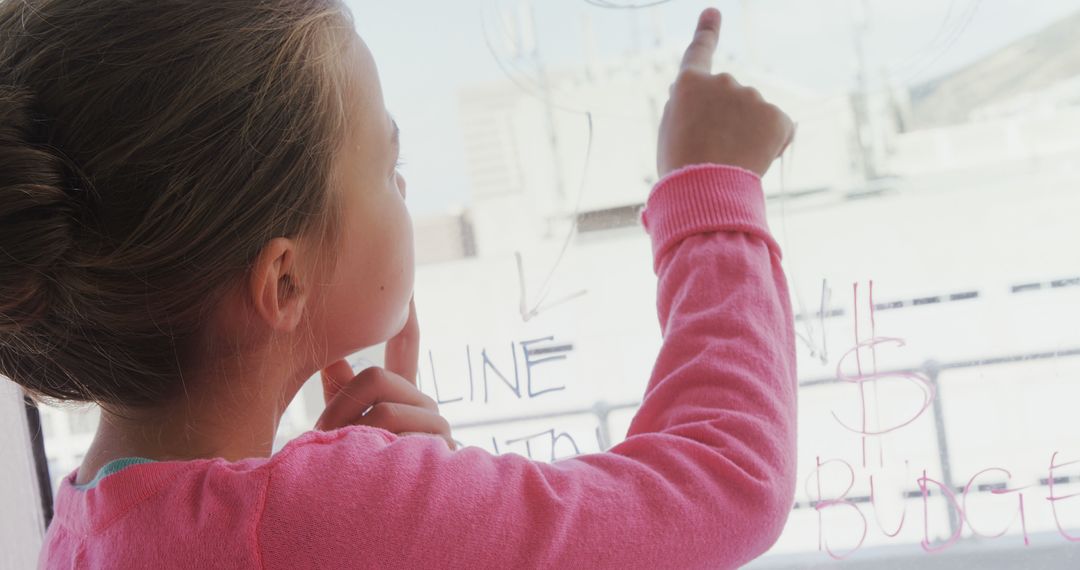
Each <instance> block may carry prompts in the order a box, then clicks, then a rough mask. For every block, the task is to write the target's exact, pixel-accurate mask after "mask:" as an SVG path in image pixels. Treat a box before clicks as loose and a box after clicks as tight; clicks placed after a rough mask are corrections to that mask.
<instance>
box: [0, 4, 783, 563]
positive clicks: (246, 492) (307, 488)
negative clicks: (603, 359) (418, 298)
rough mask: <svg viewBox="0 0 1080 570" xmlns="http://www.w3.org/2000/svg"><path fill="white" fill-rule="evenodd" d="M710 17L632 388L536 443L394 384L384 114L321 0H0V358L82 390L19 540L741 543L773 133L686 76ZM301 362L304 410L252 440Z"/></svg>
mask: <svg viewBox="0 0 1080 570" xmlns="http://www.w3.org/2000/svg"><path fill="white" fill-rule="evenodd" d="M719 17H720V15H719V12H717V11H716V10H714V9H709V10H706V11H705V12H704V13H703V14H702V16H701V18H700V20H699V22H698V28H697V31H696V34H695V36H694V39H693V42H692V43H691V44H690V46H689V48H688V49H687V51H686V54H685V56H684V60H683V63H682V70H681V72H680V73H679V76H678V77H677V79H676V81H675V82H674V83H673V85H672V89H671V99H670V101H669V102H668V105H667V108H666V109H665V114H664V119H663V123H662V126H661V132H660V134H659V138H660V140H659V151H658V162H657V167H658V171H659V174H660V175H661V176H662V179H661V180H660V182H659V183H658V184H657V185H656V186H655V187H654V188H653V189H652V191H651V193H650V195H649V197H648V201H647V202H646V210H645V211H644V213H643V215H642V222H643V224H644V225H645V228H646V230H647V231H648V233H649V235H650V238H651V240H652V244H653V254H654V258H653V267H654V270H655V272H656V274H657V276H658V291H657V309H658V315H659V321H660V327H661V329H662V332H663V335H664V342H663V345H662V348H661V350H660V354H659V357H658V358H657V361H656V364H655V367H654V368H653V370H652V374H651V377H650V379H649V382H648V386H647V389H646V392H645V395H644V401H643V402H642V405H641V408H640V410H639V411H638V413H637V415H636V416H635V417H634V420H633V422H632V424H631V426H630V429H629V432H628V433H627V437H626V439H625V441H623V442H622V443H620V444H618V445H616V446H614V447H612V448H611V449H610V450H609V451H607V452H605V453H596V454H591V455H581V456H578V457H576V458H573V459H566V460H562V461H557V462H555V463H552V464H544V463H537V462H533V461H531V460H529V459H526V458H524V457H522V456H520V455H514V454H509V455H501V456H493V455H491V454H489V453H488V452H486V451H485V450H483V449H481V448H477V447H466V448H463V449H454V445H453V440H452V438H451V437H450V429H449V426H448V425H447V422H446V421H445V420H444V419H443V418H442V417H441V416H440V415H439V414H438V409H437V407H436V405H435V403H434V402H433V401H432V400H431V399H430V398H428V397H427V396H425V395H423V394H422V393H420V392H419V391H418V390H417V389H416V387H415V384H414V381H415V374H416V367H417V342H418V338H419V331H418V325H417V319H416V314H415V309H414V306H413V303H412V302H411V296H412V284H413V269H412V261H413V254H412V237H411V223H410V220H409V216H408V213H407V210H406V208H405V203H404V198H405V182H404V180H403V179H402V177H401V175H400V174H398V173H397V172H396V170H395V159H396V154H397V148H398V144H397V141H398V132H397V128H396V126H395V125H394V124H393V121H392V120H391V119H390V118H389V115H388V114H387V112H386V108H385V106H384V103H383V99H382V93H381V88H380V86H379V79H378V75H377V73H376V67H375V63H374V61H373V60H372V57H371V54H370V53H369V51H368V49H367V48H366V47H365V45H364V43H363V42H362V41H361V40H360V38H358V37H357V36H356V34H355V32H354V27H353V24H352V21H351V19H350V18H351V16H350V15H349V14H348V12H347V10H346V9H345V8H344V7H343V6H342V5H341V4H340V3H339V1H338V0H265V1H261V2H250V1H240V0H202V1H192V0H183V1H181V0H155V1H153V2H141V1H121V0H6V1H3V2H0V253H2V255H0V373H2V374H3V375H5V376H8V377H10V378H11V379H12V380H14V381H15V382H17V383H19V384H20V385H21V386H23V387H24V388H25V389H26V390H27V391H28V392H29V393H31V394H33V395H34V396H35V397H37V398H39V399H45V400H49V399H51V400H70V401H86V402H95V403H97V404H99V405H100V406H101V408H102V416H101V422H100V427H99V430H98V432H97V434H96V437H95V439H94V442H93V444H92V446H91V448H90V450H89V452H88V453H87V455H86V459H85V461H84V463H83V464H82V466H81V467H80V468H79V469H78V470H77V471H76V472H73V473H71V474H70V475H69V476H67V477H66V478H65V480H64V481H63V484H62V487H61V488H60V490H59V494H58V497H57V502H56V507H55V512H56V514H55V518H54V519H53V522H52V524H51V526H50V527H49V529H48V533H47V535H46V544H45V547H44V549H43V552H42V555H41V565H42V566H43V567H46V568H71V567H76V568H173V567H175V568H252V567H255V568H260V567H261V568H289V569H292V568H316V567H318V568H344V567H349V568H351V567H365V568H367V567H370V568H443V567H469V568H535V567H545V568H566V567H585V568H621V569H629V568H726V567H733V566H738V565H740V564H743V563H745V562H747V561H748V560H750V559H752V558H754V557H756V556H757V555H759V554H760V553H762V552H764V551H765V550H767V549H768V548H769V546H770V545H771V544H773V542H774V541H775V540H776V538H777V536H778V535H779V533H780V530H781V528H782V527H783V525H784V522H785V520H786V518H787V513H788V512H789V509H790V507H791V502H792V499H793V494H794V474H795V455H794V451H795V409H796V406H795V403H796V395H795V392H796V385H795V348H794V340H793V323H792V314H791V310H790V305H789V299H788V292H787V287H786V282H785V278H784V275H783V272H782V270H781V267H780V250H779V248H778V246H777V244H776V242H775V241H774V240H773V238H772V237H771V236H770V234H769V231H768V229H767V226H766V222H765V215H764V211H765V207H764V198H763V195H762V191H761V187H760V176H761V175H763V174H764V173H765V171H766V170H767V169H768V168H769V166H770V164H771V163H772V161H773V160H774V158H775V157H776V156H778V155H779V154H780V152H782V150H783V148H784V147H785V146H786V144H787V143H788V142H789V141H790V138H791V135H792V127H791V122H790V121H789V120H788V118H787V117H786V116H785V115H784V114H783V113H782V112H781V111H780V110H778V109H777V108H776V107H774V106H772V105H769V104H767V103H765V102H763V101H762V100H761V97H760V95H759V94H758V93H757V92H756V91H754V90H753V89H749V88H745V87H742V86H740V85H738V84H737V83H736V82H735V81H734V80H733V79H732V78H731V77H730V76H728V75H724V74H721V75H712V73H711V59H712V54H713V52H714V51H715V48H716V43H717V41H718V32H719V26H720V20H719ZM384 341H388V343H387V355H386V366H385V367H384V368H369V369H367V370H365V371H364V372H362V373H361V374H359V375H355V376H354V375H353V374H352V372H351V370H350V368H349V365H348V364H347V362H345V360H344V358H345V357H346V356H347V355H348V354H350V353H353V352H355V351H357V350H359V349H361V348H363V347H367V346H372V345H375V344H378V343H381V342H384ZM317 371H322V378H323V383H324V388H325V393H326V396H327V407H326V411H325V413H324V414H323V415H322V417H321V418H320V419H319V422H318V425H316V426H315V427H316V429H315V430H313V431H310V432H308V433H305V434H304V435H302V436H300V437H299V438H297V439H296V440H294V441H292V442H290V443H289V444H287V445H286V446H285V447H284V449H282V450H280V451H279V452H277V453H275V454H272V455H271V445H272V441H273V438H274V432H275V429H276V427H277V424H278V421H279V419H280V417H281V414H282V413H283V411H284V409H285V407H286V406H287V404H288V402H289V401H290V400H291V399H292V398H293V396H294V395H295V394H296V392H297V390H298V389H299V388H300V387H301V385H302V384H303V382H304V381H305V380H306V379H307V378H309V377H310V376H312V375H313V374H314V373H315V372H317ZM369 409H370V410H369ZM365 411H366V413H365ZM408 434H423V435H419V436H408ZM432 436H435V437H432Z"/></svg>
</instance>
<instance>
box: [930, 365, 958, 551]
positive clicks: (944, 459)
mask: <svg viewBox="0 0 1080 570" xmlns="http://www.w3.org/2000/svg"><path fill="white" fill-rule="evenodd" d="M923 370H925V371H926V376H927V378H929V379H930V385H931V386H933V387H934V400H933V403H932V406H933V411H934V435H935V436H936V437H937V447H938V461H939V462H940V464H941V478H942V483H944V484H945V487H946V488H947V489H949V491H955V490H956V484H955V483H954V482H953V475H952V462H951V461H950V459H949V438H948V436H947V434H946V433H945V409H944V406H943V405H942V402H941V397H942V394H941V383H940V382H939V381H938V375H939V374H940V373H941V367H940V366H938V363H937V362H934V361H933V360H931V361H929V362H927V363H926V364H924V365H923ZM943 498H944V499H945V508H946V509H948V511H949V534H950V535H951V534H954V533H956V529H957V528H960V524H961V523H960V513H958V512H957V511H956V509H954V508H953V507H952V503H951V502H950V501H949V500H948V499H947V498H945V497H943Z"/></svg>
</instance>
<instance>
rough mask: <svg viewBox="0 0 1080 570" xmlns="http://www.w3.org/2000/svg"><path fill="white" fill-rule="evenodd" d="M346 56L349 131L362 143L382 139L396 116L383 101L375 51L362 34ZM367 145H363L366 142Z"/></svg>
mask: <svg viewBox="0 0 1080 570" xmlns="http://www.w3.org/2000/svg"><path fill="white" fill-rule="evenodd" d="M351 44H352V45H351V46H350V48H349V49H348V50H347V52H346V55H345V58H346V60H345V65H344V67H345V72H346V74H347V75H348V80H347V81H346V82H345V84H346V89H345V91H346V92H345V97H344V99H345V101H344V105H345V115H346V120H347V121H348V122H349V123H350V128H349V131H350V132H351V133H353V135H354V136H356V137H358V139H359V142H361V143H370V142H372V141H373V139H382V138H384V134H385V133H386V132H387V131H388V130H390V129H391V128H392V126H391V125H392V124H393V122H392V119H391V117H390V116H389V113H388V111H387V109H386V105H385V103H384V102H383V95H382V85H381V83H380V81H379V73H378V67H377V66H376V64H375V59H374V57H372V55H371V52H370V51H369V50H368V48H367V46H366V45H365V44H364V42H363V40H361V39H360V37H359V36H356V37H355V39H354V41H353V42H351ZM362 146H363V145H362Z"/></svg>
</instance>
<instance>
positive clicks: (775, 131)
mask: <svg viewBox="0 0 1080 570" xmlns="http://www.w3.org/2000/svg"><path fill="white" fill-rule="evenodd" d="M719 39H720V12H719V11H718V10H717V9H715V8H708V9H706V10H705V11H704V12H702V14H701V17H700V18H699V19H698V25H697V31H696V32H695V34H694V39H693V41H692V42H691V44H690V46H689V47H688V48H687V49H686V54H685V55H684V56H683V60H682V66H681V69H680V71H679V75H678V77H677V78H676V79H675V83H673V84H672V85H671V95H670V99H669V100H668V102H667V105H666V106H665V107H664V117H663V119H662V120H661V122H660V140H659V144H658V145H657V157H656V159H657V160H656V166H657V173H658V174H659V175H660V177H661V178H663V177H664V175H666V174H668V173H669V172H671V171H673V170H677V169H679V168H682V167H683V166H689V165H691V164H703V163H713V164H728V165H732V166H739V167H742V168H745V169H747V170H750V171H752V172H754V173H756V174H757V175H758V176H764V175H765V172H766V171H768V170H769V166H770V165H771V164H772V162H773V160H775V159H776V157H778V156H780V155H781V154H782V153H783V152H784V149H785V148H787V145H788V144H790V142H791V139H792V137H793V136H794V132H795V129H794V126H793V124H792V122H791V119H790V118H788V116H787V115H786V114H784V112H783V111H781V110H780V109H779V108H778V107H777V106H775V105H773V104H771V103H768V102H766V101H764V100H763V99H762V98H761V93H758V91H757V90H756V89H754V88H752V87H744V86H742V85H740V84H739V83H738V82H737V81H735V78H734V77H732V76H731V75H728V74H727V73H721V74H719V75H713V74H712V59H713V53H714V52H715V51H716V46H717V44H718V43H719Z"/></svg>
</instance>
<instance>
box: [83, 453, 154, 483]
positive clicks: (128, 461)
mask: <svg viewBox="0 0 1080 570" xmlns="http://www.w3.org/2000/svg"><path fill="white" fill-rule="evenodd" d="M153 462H154V460H153V459H147V458H145V457H121V458H120V459H113V460H112V461H110V462H108V463H106V464H105V465H102V466H101V469H98V472H97V475H95V476H94V479H93V480H92V481H90V482H89V483H86V484H85V485H72V486H73V487H75V488H76V489H78V490H80V491H85V490H87V489H93V488H94V487H97V484H98V483H99V482H100V481H101V480H102V479H104V478H105V477H108V476H109V475H112V474H113V473H116V472H117V471H120V470H121V469H123V468H125V467H128V466H131V465H137V464H139V463H153Z"/></svg>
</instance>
